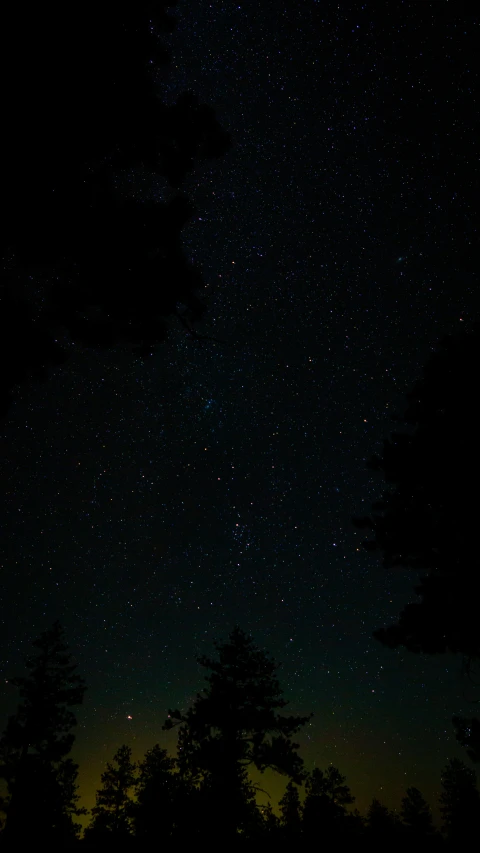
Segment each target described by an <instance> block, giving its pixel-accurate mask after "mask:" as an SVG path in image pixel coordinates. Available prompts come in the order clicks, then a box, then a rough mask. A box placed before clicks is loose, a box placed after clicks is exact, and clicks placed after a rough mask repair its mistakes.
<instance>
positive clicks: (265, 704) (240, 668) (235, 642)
mask: <svg viewBox="0 0 480 853" xmlns="http://www.w3.org/2000/svg"><path fill="white" fill-rule="evenodd" d="M215 647H216V650H217V653H218V658H217V659H215V660H213V659H210V658H208V657H201V658H199V661H198V662H199V663H200V665H201V666H203V667H204V668H205V669H206V670H207V671H208V673H209V674H208V675H207V676H206V681H207V687H206V688H205V689H204V690H203V692H202V693H200V694H198V695H197V698H196V700H195V702H194V703H193V706H192V707H191V708H190V709H189V710H188V711H187V712H186V714H180V712H179V711H171V710H170V711H169V716H168V719H167V720H166V722H165V725H164V728H165V729H171V728H172V727H173V726H176V725H178V726H179V739H178V754H179V767H180V772H181V773H182V774H183V773H190V774H193V775H195V774H197V776H198V779H199V780H200V784H201V786H202V787H203V788H204V789H205V790H208V792H209V794H210V796H211V798H212V800H213V801H215V802H216V804H217V807H218V808H217V813H218V814H219V816H220V817H221V821H222V825H221V826H220V827H219V833H220V834H222V835H223V837H230V836H232V835H235V834H236V833H237V832H238V831H239V829H240V828H241V827H242V826H243V825H244V824H245V822H246V821H248V820H249V819H250V815H251V798H250V797H251V786H250V784H249V782H248V777H247V776H246V771H247V768H248V767H249V766H254V767H256V768H257V769H258V770H260V771H262V772H263V771H264V770H265V769H266V768H268V767H270V768H273V769H275V770H277V771H279V772H280V773H283V774H285V775H287V776H290V777H291V778H292V779H294V780H295V781H296V782H298V783H300V782H301V780H302V779H303V777H304V772H303V761H302V759H301V757H300V756H299V755H298V752H297V749H298V744H295V743H292V741H291V736H292V735H293V734H294V733H296V732H297V731H298V730H299V729H300V728H301V726H303V725H305V723H306V722H307V721H308V720H309V719H310V717H309V716H307V717H298V716H290V717H287V716H284V715H282V714H280V713H279V711H280V710H282V709H283V708H284V707H285V706H286V705H287V702H286V701H285V700H284V699H283V691H282V689H281V687H280V683H279V681H278V679H277V677H276V672H277V669H278V667H277V665H276V664H275V662H274V661H273V660H271V659H270V658H269V657H268V655H267V654H265V652H263V651H262V650H261V649H259V648H257V646H255V644H254V642H253V640H252V639H251V638H250V637H248V636H247V635H246V634H245V633H244V632H243V631H242V630H241V629H240V628H238V627H236V628H234V630H233V631H232V633H231V634H230V636H229V638H228V640H227V641H226V642H225V643H216V644H215ZM249 798H250V799H249Z"/></svg>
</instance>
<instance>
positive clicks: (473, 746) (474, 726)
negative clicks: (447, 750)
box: [453, 716, 480, 762]
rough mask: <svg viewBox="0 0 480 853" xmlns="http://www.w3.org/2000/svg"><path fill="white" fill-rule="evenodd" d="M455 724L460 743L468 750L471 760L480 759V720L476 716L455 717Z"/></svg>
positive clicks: (476, 760)
mask: <svg viewBox="0 0 480 853" xmlns="http://www.w3.org/2000/svg"><path fill="white" fill-rule="evenodd" d="M453 725H454V728H455V731H456V737H457V740H458V742H459V743H461V744H462V746H464V747H465V749H466V750H467V755H468V757H469V758H470V760H471V761H474V762H478V761H480V720H477V719H476V718H475V717H471V718H470V719H466V718H465V717H456V716H454V717H453Z"/></svg>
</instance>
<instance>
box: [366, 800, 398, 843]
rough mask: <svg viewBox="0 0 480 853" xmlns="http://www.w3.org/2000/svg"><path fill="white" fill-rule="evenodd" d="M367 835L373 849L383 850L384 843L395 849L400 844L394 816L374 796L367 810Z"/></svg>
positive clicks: (396, 821)
mask: <svg viewBox="0 0 480 853" xmlns="http://www.w3.org/2000/svg"><path fill="white" fill-rule="evenodd" d="M366 827H367V837H368V840H369V844H370V845H371V846H372V847H373V848H374V849H375V850H377V849H378V850H383V849H384V847H385V846H386V845H388V846H389V848H390V849H391V848H392V845H393V847H394V848H395V849H397V848H398V847H399V846H400V842H401V836H400V826H399V822H398V820H397V818H396V816H395V815H394V814H393V812H391V811H390V809H389V808H387V806H385V805H383V803H381V802H380V801H379V800H377V799H376V798H374V799H373V800H372V802H371V803H370V806H369V808H368V811H367V820H366Z"/></svg>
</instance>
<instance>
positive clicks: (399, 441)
mask: <svg viewBox="0 0 480 853" xmlns="http://www.w3.org/2000/svg"><path fill="white" fill-rule="evenodd" d="M479 354H480V324H478V323H477V324H475V325H474V326H473V327H472V329H471V330H470V331H464V332H462V333H461V334H458V335H455V336H450V337H447V338H446V339H445V340H444V341H442V343H441V344H440V345H439V347H438V350H437V352H435V353H434V354H433V355H432V357H431V358H430V360H429V361H428V362H427V364H426V366H425V369H424V374H423V378H422V379H421V380H420V381H419V382H417V384H416V385H415V387H414V388H413V390H412V391H411V392H410V393H409V394H408V397H407V399H408V404H407V408H406V411H405V414H404V416H403V418H400V419H398V420H400V421H401V422H402V423H403V425H404V427H405V428H406V431H404V432H399V433H394V434H392V436H391V437H390V439H388V440H387V441H385V443H384V448H383V454H382V455H381V456H379V457H375V458H374V459H373V460H371V462H370V467H371V468H372V469H374V470H377V471H381V472H382V474H383V476H384V478H385V480H386V482H387V484H388V491H386V492H385V493H384V495H383V498H382V500H380V501H378V502H377V503H375V504H374V505H373V513H372V515H371V516H370V517H369V518H363V519H356V520H355V524H356V525H357V526H358V527H362V528H368V529H369V530H370V531H371V532H372V536H373V538H372V539H371V540H368V541H366V542H364V543H363V544H364V547H365V548H367V549H368V550H373V551H379V552H380V553H381V554H382V557H383V564H384V566H385V567H386V568H387V569H391V568H394V567H396V566H402V567H406V568H410V569H413V570H414V571H415V572H418V571H420V572H424V573H425V574H424V576H423V577H421V579H420V582H419V584H418V585H417V586H415V592H416V593H417V595H418V596H419V600H418V601H415V602H411V603H409V604H407V605H406V607H405V608H404V610H403V611H402V613H401V614H400V618H399V620H398V623H397V624H395V625H391V626H389V627H386V628H382V629H380V630H378V631H376V632H375V633H374V636H375V637H376V638H377V639H378V640H380V642H382V643H383V644H385V645H387V646H390V647H391V648H394V647H396V646H399V645H403V646H405V648H407V649H409V650H410V651H412V652H417V653H419V652H420V653H427V654H439V653H445V652H447V651H449V652H453V653H458V654H461V655H462V656H463V659H464V668H465V670H466V671H467V672H468V673H470V672H471V669H472V666H473V663H474V662H475V661H476V660H478V658H479V657H480V628H479V624H480V623H479V621H478V614H477V607H476V598H475V596H474V595H472V594H471V590H472V589H473V588H474V586H475V583H476V574H475V572H476V570H475V566H476V563H477V541H476V515H477V513H476V504H475V501H474V500H472V488H471V484H472V483H473V482H475V481H476V478H477V477H478V475H479V473H480V443H479V441H478V436H477V427H476V395H475V394H474V393H473V390H472V388H473V386H472V382H473V375H474V370H475V365H476V363H477V361H478V358H479ZM454 722H455V727H456V730H457V738H458V740H459V741H460V743H463V744H464V746H466V747H467V749H468V750H469V755H470V757H474V756H479V755H480V750H479V738H478V731H479V730H480V729H479V726H480V724H479V723H478V721H475V720H466V719H463V718H462V719H460V718H456V719H455V721H454Z"/></svg>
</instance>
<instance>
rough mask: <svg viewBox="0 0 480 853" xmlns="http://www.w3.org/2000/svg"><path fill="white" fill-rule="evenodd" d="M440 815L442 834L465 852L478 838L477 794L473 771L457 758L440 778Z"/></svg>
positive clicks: (478, 802) (478, 800)
mask: <svg viewBox="0 0 480 853" xmlns="http://www.w3.org/2000/svg"><path fill="white" fill-rule="evenodd" d="M441 781H442V788H443V790H442V793H441V794H440V813H441V815H442V819H443V824H442V831H443V832H444V833H445V836H446V838H447V839H448V841H450V842H452V843H454V844H455V845H458V848H457V849H459V850H460V849H468V847H469V845H470V842H471V839H473V838H477V837H478V815H479V812H480V794H479V792H478V788H477V777H476V774H475V771H474V770H472V769H471V768H470V767H467V765H466V764H464V762H463V761H460V760H459V759H458V758H451V759H450V760H449V762H448V764H447V765H446V766H445V767H444V769H443V771H442V776H441Z"/></svg>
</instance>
